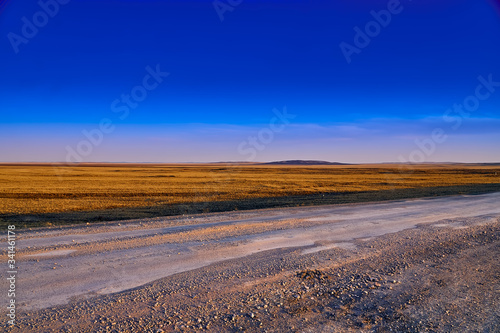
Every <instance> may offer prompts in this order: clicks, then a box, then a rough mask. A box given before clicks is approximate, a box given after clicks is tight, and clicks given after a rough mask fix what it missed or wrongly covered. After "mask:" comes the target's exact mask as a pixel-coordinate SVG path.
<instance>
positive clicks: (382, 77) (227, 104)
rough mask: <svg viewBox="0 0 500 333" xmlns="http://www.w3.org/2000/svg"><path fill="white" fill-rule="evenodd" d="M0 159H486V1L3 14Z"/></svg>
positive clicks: (89, 4)
mask: <svg viewBox="0 0 500 333" xmlns="http://www.w3.org/2000/svg"><path fill="white" fill-rule="evenodd" d="M0 36H1V39H0V115H1V118H0V161H3V162H8V161H47V162H53V161H71V162H74V161H86V162H92V161H110V162H116V161H124V162H209V161H272V160H285V159H318V160H328V161H339V162H398V161H413V162H432V161H461V162H500V144H499V143H500V60H499V59H500V7H499V6H498V1H493V0H438V1H436V0H433V1H431V0H412V1H411V0H401V1H397V0H389V1H386V0H384V1H381V0H353V1H333V0H331V1H326V0H302V1H299V0H288V1H285V0H280V1H278V0H268V1H264V0H217V1H191V0H182V1H181V0H170V1H167V0H165V1H147V0H146V1H144V0H143V1H132V0H122V1H103V0H94V1H93V0H85V1H83V0H59V1H56V0H41V1H40V2H38V1H32V0H29V1H28V0H26V1H9V0H7V1H2V0H0Z"/></svg>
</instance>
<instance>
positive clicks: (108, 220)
mask: <svg viewBox="0 0 500 333" xmlns="http://www.w3.org/2000/svg"><path fill="white" fill-rule="evenodd" d="M499 174H500V166H499V165H494V164H490V165H479V164H477V165H470V164H469V165H463V164H432V165H391V164H386V165H380V164H379V165H338V166H325V165H321V166H320V165H317V166H311V165H307V166H306V165H263V164H254V165H251V164H204V165H200V164H177V165H160V164H158V165H156V164H155V165H150V164H148V165H146V164H140V165H139V164H137V165H134V164H101V165H96V164H92V165H75V166H64V165H55V166H54V165H29V164H19V165H0V184H1V187H0V199H1V200H0V224H1V225H3V226H6V225H7V224H9V225H10V224H14V225H15V226H16V237H17V239H16V269H17V271H18V272H19V274H18V278H17V279H16V295H17V296H16V302H17V303H16V304H17V312H16V324H15V325H13V326H9V325H8V324H6V323H5V322H4V323H3V324H1V325H0V328H1V329H5V330H6V331H10V332H151V333H161V332H200V331H205V332H242V331H246V332H388V331H393V332H498V331H499V330H500V312H499V309H500V307H499V305H498V300H499V299H500V265H499V262H498V259H497V258H498V256H499V255H500V206H499V205H498V202H500V176H499ZM5 230H6V228H5ZM0 246H1V249H0V253H1V254H2V256H1V257H0V258H1V259H0V263H4V264H7V258H8V257H7V249H8V246H7V242H6V238H3V239H2V240H1V241H0ZM6 278H7V275H6V272H5V271H4V272H0V280H2V281H7V280H6ZM0 301H1V302H2V303H3V304H7V303H6V302H7V299H6V294H4V295H3V296H1V295H0ZM5 311H6V308H3V310H2V309H0V315H3V316H5V315H6V313H5ZM1 329H0V330H1Z"/></svg>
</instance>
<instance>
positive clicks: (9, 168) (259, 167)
mask: <svg viewBox="0 0 500 333" xmlns="http://www.w3.org/2000/svg"><path fill="white" fill-rule="evenodd" d="M499 190H500V166H499V165H465V164H464V165H461V164H430V165H396V164H392V165H391V164H385V165H384V164H372V165H339V166H322V165H320V166H305V165H303V166H300V165H299V166H297V165H265V164H224V163H216V164H80V165H74V166H73V165H71V166H68V165H44V164H41V165H40V164H38V165H37V164H18V165H15V164H11V165H9V164H4V165H0V199H1V200H0V225H6V224H8V223H16V224H17V225H18V227H37V226H51V225H61V224H74V223H91V222H102V221H112V220H122V219H131V218H148V217H155V216H171V215H182V214H194V213H207V212H221V211H231V210H246V209H258V208H271V207H293V206H301V205H318V204H337V203H350V202H367V201H380V200H394V199H404V198H413V197H424V196H439V195H450V194H467V193H469V194H472V193H486V192H491V191H499Z"/></svg>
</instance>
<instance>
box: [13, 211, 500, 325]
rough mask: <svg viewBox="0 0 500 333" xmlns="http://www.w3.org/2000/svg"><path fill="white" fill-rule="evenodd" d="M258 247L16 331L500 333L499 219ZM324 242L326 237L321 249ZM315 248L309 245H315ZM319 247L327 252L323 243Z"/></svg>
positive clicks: (74, 305)
mask: <svg viewBox="0 0 500 333" xmlns="http://www.w3.org/2000/svg"><path fill="white" fill-rule="evenodd" d="M323 245H325V244H322V243H321V242H317V243H316V244H314V245H313V246H308V247H303V246H302V247H288V248H277V249H272V250H267V251H261V252H257V253H254V254H252V255H248V256H245V257H239V258H235V259H228V260H224V261H220V262H217V263H213V264H211V265H208V266H204V267H200V268H197V269H193V270H189V271H185V272H181V273H178V274H173V275H170V276H168V277H165V278H162V279H159V280H156V281H154V282H151V283H147V284H145V285H143V286H140V287H137V288H135V289H131V290H126V291H122V292H119V293H114V294H107V295H99V296H94V297H88V298H86V299H82V298H81V297H79V298H75V299H74V300H73V301H72V302H70V303H69V304H65V305H59V306H55V307H49V308H45V309H41V310H32V311H27V312H23V313H20V314H19V316H18V320H17V323H16V325H15V326H14V327H7V326H6V325H5V326H4V328H5V329H6V330H8V331H11V332H198V331H209V332H240V331H245V332H390V331H393V332H499V331H500V305H499V302H500V262H499V261H498V258H499V254H500V216H499V215H498V214H487V215H480V216H475V217H460V218H459V217H457V218H449V219H444V220H439V221H438V222H426V223H421V224H418V225H417V226H416V227H415V228H411V229H405V230H402V231H398V232H394V233H388V234H385V235H381V236H378V237H369V238H357V239H355V240H352V241H351V242H349V243H348V244H347V245H346V246H342V244H340V243H338V244H337V245H338V246H336V247H333V248H332V247H328V246H325V247H324V249H323V248H322V246H323ZM326 245H327V244H326ZM308 249H313V251H308ZM322 249H323V250H322Z"/></svg>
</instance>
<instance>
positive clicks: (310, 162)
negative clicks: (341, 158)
mask: <svg viewBox="0 0 500 333" xmlns="http://www.w3.org/2000/svg"><path fill="white" fill-rule="evenodd" d="M261 164H265V165H352V164H351V163H340V162H328V161H315V160H286V161H274V162H266V163H261Z"/></svg>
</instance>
